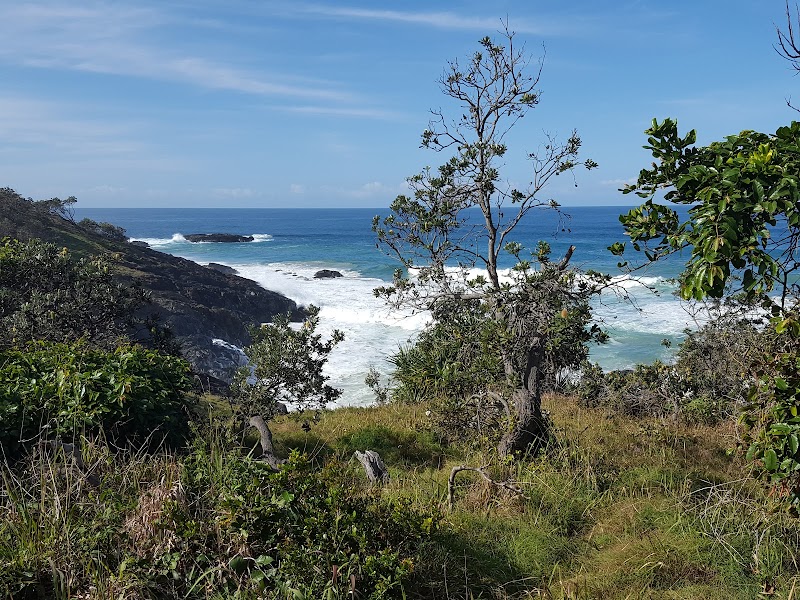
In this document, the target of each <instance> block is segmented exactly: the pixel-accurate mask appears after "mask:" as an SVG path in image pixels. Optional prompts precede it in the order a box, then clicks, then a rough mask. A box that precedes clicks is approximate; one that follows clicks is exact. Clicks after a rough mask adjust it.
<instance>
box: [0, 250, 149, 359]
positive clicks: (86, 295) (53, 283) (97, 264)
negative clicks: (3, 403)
mask: <svg viewBox="0 0 800 600" xmlns="http://www.w3.org/2000/svg"><path fill="white" fill-rule="evenodd" d="M109 267H110V263H109V261H108V259H106V258H93V259H81V260H78V261H75V260H73V259H72V257H71V256H70V254H69V251H68V250H67V249H66V248H59V247H57V246H56V245H54V244H50V243H47V242H43V241H41V240H29V241H27V242H20V241H18V240H5V241H3V242H2V243H0V348H2V347H9V346H17V347H22V346H24V345H25V344H26V343H27V342H29V341H32V340H48V341H51V342H68V341H74V340H77V339H85V340H87V341H88V342H90V343H92V344H93V345H97V346H102V347H105V348H113V347H114V346H116V345H117V342H118V341H119V340H120V339H121V338H124V337H125V336H126V334H127V332H128V331H129V328H130V326H131V325H132V322H133V314H134V312H135V311H136V310H137V309H139V308H141V307H142V306H144V305H145V304H146V302H147V295H146V294H145V292H144V291H143V290H141V289H138V288H129V287H126V286H124V285H122V284H120V283H117V282H115V281H114V279H113V276H112V273H111V270H110V268H109Z"/></svg>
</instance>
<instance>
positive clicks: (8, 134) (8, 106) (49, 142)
mask: <svg viewBox="0 0 800 600" xmlns="http://www.w3.org/2000/svg"><path fill="white" fill-rule="evenodd" d="M65 113H66V111H65V109H64V107H61V106H58V105H55V104H53V103H50V102H43V101H40V100H34V99H30V98H22V97H3V96H0V138H2V139H3V142H4V145H6V146H9V145H14V146H17V147H39V148H50V149H55V150H58V151H61V152H68V153H69V154H70V155H72V156H74V155H76V154H78V155H99V156H105V157H108V156H110V155H132V154H134V153H137V152H139V151H141V150H142V149H143V146H142V144H141V143H140V142H138V141H135V140H134V139H132V138H133V126H132V125H128V126H124V125H121V124H119V123H109V122H104V121H101V120H96V119H94V120H93V119H87V118H80V117H74V116H70V115H67V114H65Z"/></svg>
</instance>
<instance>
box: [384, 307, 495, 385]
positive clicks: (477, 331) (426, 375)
mask: <svg viewBox="0 0 800 600" xmlns="http://www.w3.org/2000/svg"><path fill="white" fill-rule="evenodd" d="M435 309H436V310H435V311H434V321H433V322H432V323H431V324H429V325H428V326H427V327H426V328H425V329H424V330H423V331H422V332H421V333H420V334H419V336H418V338H417V340H416V341H415V343H414V344H413V345H412V346H409V347H406V348H400V349H399V350H398V352H397V353H396V354H395V355H393V356H392V359H391V360H392V363H393V364H394V367H395V369H394V373H393V378H394V380H395V381H396V382H397V384H398V386H397V388H396V389H395V390H394V391H393V398H394V399H396V400H406V401H414V400H419V399H426V400H430V399H464V398H466V397H468V396H470V395H472V394H474V393H477V392H479V391H482V390H485V389H486V388H487V387H488V386H490V385H498V384H500V385H502V384H503V383H504V381H505V373H504V371H503V363H502V359H501V357H500V355H499V354H498V352H497V345H496V331H495V329H496V325H495V322H494V320H493V319H491V318H490V317H489V315H487V313H486V310H487V309H486V306H485V305H484V304H482V303H480V302H478V301H471V302H451V303H440V304H438V305H437V306H436V307H435Z"/></svg>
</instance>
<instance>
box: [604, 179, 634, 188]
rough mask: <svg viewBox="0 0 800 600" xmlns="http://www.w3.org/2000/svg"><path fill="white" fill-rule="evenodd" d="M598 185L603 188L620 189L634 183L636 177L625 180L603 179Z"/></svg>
mask: <svg viewBox="0 0 800 600" xmlns="http://www.w3.org/2000/svg"><path fill="white" fill-rule="evenodd" d="M598 183H599V184H600V185H605V186H616V187H622V186H625V185H632V184H634V183H636V177H628V178H627V179H603V180H601V181H599V182H598Z"/></svg>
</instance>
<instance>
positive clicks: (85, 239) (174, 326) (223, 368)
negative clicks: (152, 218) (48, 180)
mask: <svg viewBox="0 0 800 600" xmlns="http://www.w3.org/2000/svg"><path fill="white" fill-rule="evenodd" d="M3 237H11V238H17V239H20V240H27V239H31V238H40V239H43V240H45V241H48V242H52V243H55V244H58V245H59V246H63V247H66V248H68V249H69V250H70V252H71V253H72V254H74V255H75V256H76V257H80V256H90V255H100V254H106V255H110V256H112V258H113V260H112V262H113V264H114V270H115V271H116V275H117V277H118V279H119V280H121V281H123V282H124V283H126V284H128V285H131V286H140V287H142V288H144V289H145V290H147V292H148V293H149V295H150V299H151V303H150V304H149V305H147V306H145V307H144V308H143V309H141V315H138V316H142V317H145V316H150V315H153V314H155V315H156V317H157V319H158V322H159V323H160V324H162V325H165V326H167V327H168V328H169V329H170V331H171V332H172V333H173V335H174V336H175V341H176V342H177V343H178V344H179V346H180V349H181V352H182V354H183V356H184V357H185V358H186V359H187V360H188V361H189V363H190V364H191V365H192V368H193V369H194V370H195V371H196V372H197V373H199V374H204V375H208V376H211V377H214V378H217V379H221V380H222V381H226V382H229V381H230V380H231V378H232V376H233V373H234V372H235V371H236V369H237V368H238V367H239V366H240V365H241V361H242V355H241V352H240V351H239V350H238V349H237V348H236V347H239V348H242V347H244V346H247V345H248V344H249V343H250V331H249V330H250V327H252V326H254V325H259V324H261V323H264V322H268V321H270V320H271V319H272V317H273V316H274V315H276V314H281V313H289V314H291V316H292V318H293V319H294V320H300V319H301V318H302V317H303V311H302V309H301V308H300V307H298V306H297V304H296V303H295V302H294V301H293V300H290V299H289V298H287V297H286V296H284V295H282V294H279V293H277V292H273V291H270V290H267V289H264V288H263V287H261V286H260V285H259V284H258V283H256V282H255V281H252V280H250V279H245V278H243V277H239V276H238V275H236V274H235V273H231V272H230V271H228V269H230V267H227V268H226V267H224V265H218V266H216V267H211V266H209V267H206V266H203V265H200V264H198V263H195V262H192V261H190V260H187V259H184V258H178V257H176V256H172V255H171V254H165V253H163V252H158V251H157V250H153V249H151V248H147V247H143V246H141V245H139V244H133V243H130V242H127V241H123V240H113V239H109V238H106V237H103V236H101V235H98V234H96V233H94V232H92V231H88V230H86V229H84V228H82V227H80V225H79V224H77V223H75V222H74V221H72V220H70V219H67V218H64V217H63V216H61V215H59V214H57V213H54V212H53V211H51V210H48V209H47V208H46V207H44V206H42V205H40V204H38V203H34V202H31V201H29V200H26V199H25V198H23V197H22V196H20V195H19V194H17V193H16V192H14V191H13V190H10V189H8V188H4V189H0V238H3ZM219 267H222V268H221V269H220V268H219ZM231 270H232V269H231ZM220 340H222V341H224V342H225V343H220Z"/></svg>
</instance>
